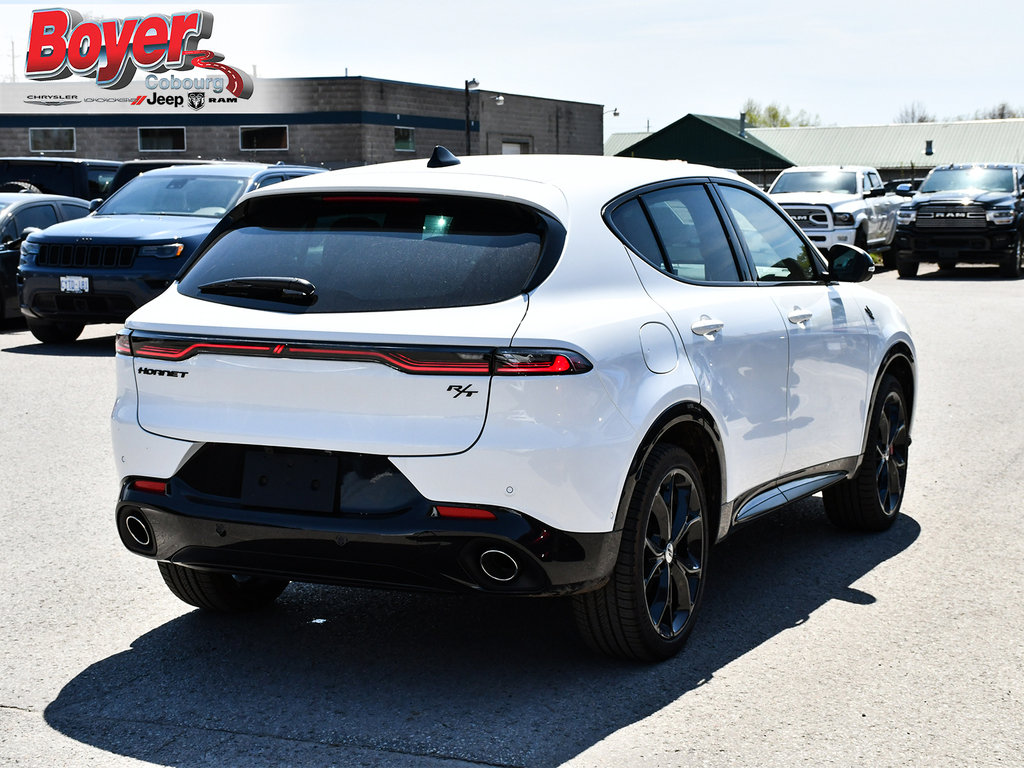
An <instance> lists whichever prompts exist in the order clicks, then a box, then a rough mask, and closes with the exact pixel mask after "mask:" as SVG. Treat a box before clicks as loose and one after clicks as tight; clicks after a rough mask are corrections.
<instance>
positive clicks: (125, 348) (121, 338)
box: [114, 331, 132, 355]
mask: <svg viewBox="0 0 1024 768" xmlns="http://www.w3.org/2000/svg"><path fill="white" fill-rule="evenodd" d="M114 352H115V353H116V354H118V355H131V353H132V337H131V334H129V333H128V332H126V331H121V332H120V333H118V334H117V335H116V336H115V337H114Z"/></svg>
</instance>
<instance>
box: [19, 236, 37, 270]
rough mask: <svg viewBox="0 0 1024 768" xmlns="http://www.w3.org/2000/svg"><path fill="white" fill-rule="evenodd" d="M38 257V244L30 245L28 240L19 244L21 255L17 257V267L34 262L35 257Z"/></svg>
mask: <svg viewBox="0 0 1024 768" xmlns="http://www.w3.org/2000/svg"><path fill="white" fill-rule="evenodd" d="M38 255H39V243H32V242H29V241H28V240H23V241H22V242H21V253H20V255H19V257H18V266H24V265H25V264H31V263H32V262H34V261H35V260H36V256H38Z"/></svg>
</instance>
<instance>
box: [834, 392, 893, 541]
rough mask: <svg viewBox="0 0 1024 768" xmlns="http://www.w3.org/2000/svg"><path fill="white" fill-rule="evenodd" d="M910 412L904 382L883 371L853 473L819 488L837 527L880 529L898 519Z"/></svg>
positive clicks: (882, 529) (867, 529)
mask: <svg viewBox="0 0 1024 768" xmlns="http://www.w3.org/2000/svg"><path fill="white" fill-rule="evenodd" d="M909 418H910V412H909V408H908V405H907V399H906V396H905V395H904V393H903V387H902V386H901V385H900V383H899V381H898V380H897V379H896V377H894V376H892V375H890V374H886V375H885V376H884V377H883V378H882V382H881V384H880V386H879V390H878V396H877V397H876V399H875V404H874V407H873V408H872V410H871V421H870V432H869V435H868V445H867V450H866V452H865V454H864V460H863V462H862V463H861V466H860V469H859V470H858V471H857V474H856V475H854V476H853V477H851V478H850V479H848V480H844V481H843V482H841V483H838V484H837V485H834V486H832V487H831V488H827V489H825V492H824V494H823V497H824V502H825V513H826V514H827V515H828V518H829V520H831V521H832V522H833V523H834V524H835V525H837V526H839V527H840V528H846V529H850V530H858V531H884V530H885V529H886V528H888V527H889V526H891V525H892V524H893V522H894V521H895V520H896V515H897V514H898V513H899V511H900V506H901V505H902V504H903V496H904V491H905V489H906V484H907V459H908V453H909V449H910V421H909Z"/></svg>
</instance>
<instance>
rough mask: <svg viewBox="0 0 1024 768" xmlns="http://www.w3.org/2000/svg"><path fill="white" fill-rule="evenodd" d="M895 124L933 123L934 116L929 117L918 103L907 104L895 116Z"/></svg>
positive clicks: (922, 105)
mask: <svg viewBox="0 0 1024 768" xmlns="http://www.w3.org/2000/svg"><path fill="white" fill-rule="evenodd" d="M896 122H897V123H934V122H935V115H929V114H928V112H927V111H926V110H925V108H924V104H922V103H921V102H920V101H914V102H911V103H910V104H907V105H906V106H905V107H903V109H901V110H900V113H899V114H898V115H896Z"/></svg>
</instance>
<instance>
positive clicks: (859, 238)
mask: <svg viewBox="0 0 1024 768" xmlns="http://www.w3.org/2000/svg"><path fill="white" fill-rule="evenodd" d="M853 244H854V245H855V246H857V247H858V248H860V249H861V250H864V251H866V250H867V249H868V233H867V231H865V229H864V228H863V227H860V228H859V229H858V230H857V233H856V234H855V235H854V236H853Z"/></svg>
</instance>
